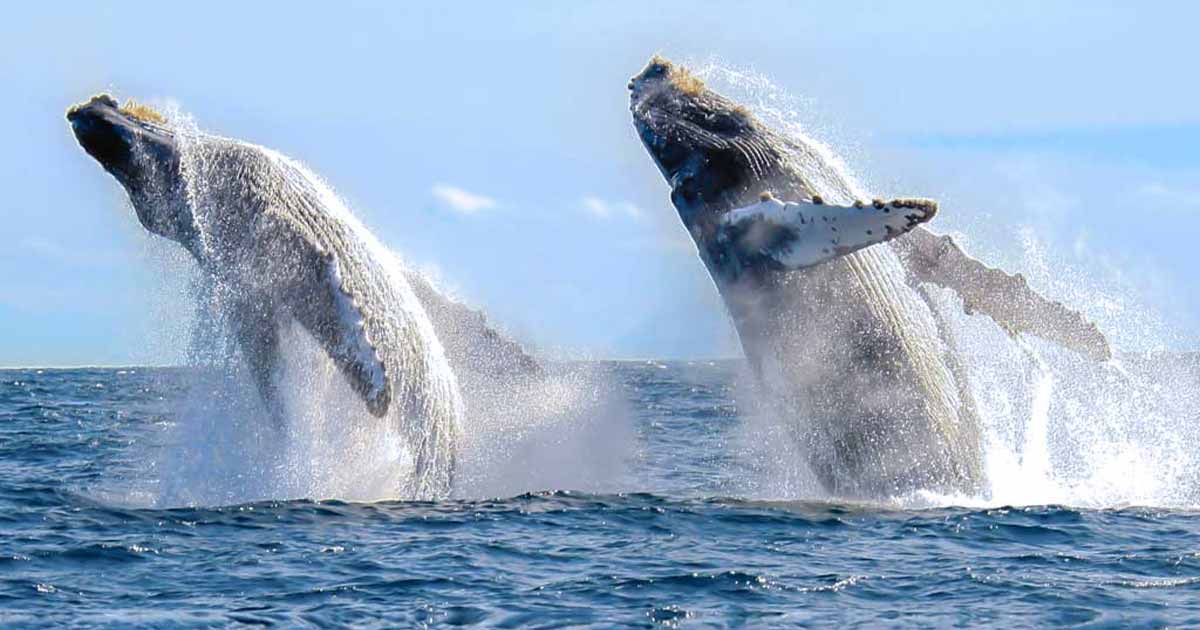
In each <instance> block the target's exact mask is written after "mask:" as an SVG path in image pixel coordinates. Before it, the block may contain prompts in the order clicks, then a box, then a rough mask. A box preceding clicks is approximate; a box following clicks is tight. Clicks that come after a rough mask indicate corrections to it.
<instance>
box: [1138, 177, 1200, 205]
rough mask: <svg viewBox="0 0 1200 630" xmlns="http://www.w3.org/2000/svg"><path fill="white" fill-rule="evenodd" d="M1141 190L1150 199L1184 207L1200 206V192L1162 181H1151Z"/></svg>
mask: <svg viewBox="0 0 1200 630" xmlns="http://www.w3.org/2000/svg"><path fill="white" fill-rule="evenodd" d="M1140 192H1141V193H1142V194H1143V195H1145V196H1146V197H1148V198H1150V199H1154V200H1156V201H1160V202H1165V203H1168V204H1172V205H1176V206H1179V207H1183V208H1195V207H1200V193H1198V192H1197V191H1195V190H1186V189H1183V188H1176V187H1174V186H1168V185H1167V184H1164V183H1162V182H1151V183H1149V184H1146V185H1145V186H1142V187H1141V190H1140Z"/></svg>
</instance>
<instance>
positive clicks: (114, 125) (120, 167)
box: [67, 94, 174, 188]
mask: <svg viewBox="0 0 1200 630" xmlns="http://www.w3.org/2000/svg"><path fill="white" fill-rule="evenodd" d="M67 121H68V122H69V123H70V124H71V130H72V131H73V132H74V134H75V139H76V140H78V141H79V145H80V146H81V147H83V149H84V151H87V153H88V155H91V156H92V157H93V158H95V159H96V161H97V162H99V163H100V164H101V166H103V167H104V169H105V170H107V171H108V172H109V173H112V175H113V176H114V177H116V178H117V180H118V181H120V182H121V183H122V184H123V185H125V186H126V187H127V188H128V187H130V186H134V185H137V184H138V179H139V176H140V172H141V169H139V168H138V167H137V155H138V151H139V150H149V151H150V152H153V153H160V154H161V153H163V152H164V151H173V149H174V133H172V131H171V130H170V128H169V127H167V126H166V119H165V118H164V117H163V116H162V115H161V114H158V113H157V112H155V111H154V110H152V109H150V108H148V107H145V106H143V105H137V104H134V103H132V102H127V103H126V104H125V105H124V106H122V105H121V104H120V103H118V101H117V99H115V98H113V97H112V96H110V95H108V94H99V95H97V96H93V97H92V98H91V99H89V100H88V101H87V102H85V103H80V104H78V105H74V106H72V107H71V108H70V109H68V110H67Z"/></svg>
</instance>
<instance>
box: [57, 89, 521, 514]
mask: <svg viewBox="0 0 1200 630" xmlns="http://www.w3.org/2000/svg"><path fill="white" fill-rule="evenodd" d="M67 120H68V121H69V122H70V125H71V128H72V130H73V132H74V134H75V137H76V139H77V140H78V142H79V144H80V145H81V146H82V147H83V149H84V150H85V151H86V152H87V153H88V154H90V155H91V156H92V157H93V158H95V159H96V160H97V161H98V162H99V163H100V164H101V166H103V167H104V169H105V170H106V171H108V172H109V173H110V174H112V176H113V177H115V178H116V179H117V181H118V182H119V183H120V184H121V185H122V186H123V187H124V189H125V190H126V192H127V193H128V196H129V199H130V201H131V202H132V205H133V209H134V211H135V212H136V214H137V217H138V219H139V220H140V222H141V224H142V225H143V226H144V227H145V228H146V229H147V230H148V231H150V232H151V233H153V234H156V235H159V236H162V237H165V238H167V239H170V240H172V241H175V242H177V243H179V244H180V245H181V246H182V247H183V248H184V249H186V250H187V252H189V253H190V254H191V256H192V258H194V259H195V260H196V262H197V263H198V264H199V266H200V268H201V269H202V270H203V272H204V273H205V274H206V276H207V277H209V278H210V279H211V280H212V281H214V282H215V283H218V284H219V285H220V286H221V287H223V289H224V292H223V295H225V296H227V301H228V302H229V304H228V312H229V313H230V317H229V327H230V333H231V335H232V337H233V338H234V339H235V340H236V342H237V344H238V346H239V347H240V349H241V354H242V356H243V357H244V359H245V362H246V364H247V367H248V368H249V372H250V373H251V374H252V375H253V378H254V381H255V384H256V386H257V388H258V391H259V393H260V394H261V397H262V399H263V401H264V403H265V404H266V407H267V409H268V410H269V411H270V412H271V414H272V415H273V416H274V417H276V418H277V419H279V418H280V415H279V414H280V410H281V404H282V402H281V400H280V392H279V391H277V387H278V385H277V384H278V378H277V371H278V368H279V367H281V366H280V361H281V360H282V355H281V351H280V347H279V345H280V335H281V330H282V327H283V326H290V325H292V324H293V323H298V324H299V325H300V326H301V327H302V328H303V329H304V330H306V331H307V332H308V333H309V334H311V336H312V337H313V338H314V339H315V341H316V342H317V343H318V344H319V346H320V347H321V348H322V349H323V350H324V351H325V352H326V353H327V354H328V356H329V357H330V358H331V359H332V361H333V362H334V364H336V365H337V367H338V368H339V372H340V373H341V374H342V375H343V376H344V377H345V379H346V381H347V382H348V383H349V385H350V386H351V387H352V388H353V390H354V391H355V392H356V393H357V394H358V396H359V397H361V401H362V405H363V409H364V410H365V411H366V412H367V413H369V414H370V415H372V416H375V417H378V418H381V419H383V420H385V421H388V422H392V423H394V426H395V427H396V428H397V430H398V432H399V434H400V435H401V436H402V438H403V439H404V440H405V441H406V443H407V447H408V449H409V451H410V454H411V456H412V461H413V467H412V473H411V475H409V476H408V477H409V480H408V481H406V482H404V483H405V485H406V486H407V487H404V488H398V489H397V490H398V492H399V493H400V495H401V496H404V497H406V498H436V497H440V496H444V495H446V494H447V493H448V492H449V490H450V485H451V481H452V475H453V470H454V463H455V456H456V448H457V442H458V440H459V433H460V430H461V429H460V422H461V416H462V414H463V403H462V398H461V395H460V392H459V386H458V383H457V381H456V378H455V375H454V372H453V371H452V370H451V368H450V365H449V363H448V359H447V356H446V352H445V351H444V349H443V347H442V345H441V343H440V341H439V339H438V336H437V334H436V332H435V330H434V328H433V324H432V323H431V322H430V318H429V316H428V315H427V313H426V311H425V308H424V306H423V305H422V301H421V300H420V299H419V298H418V297H417V295H416V293H415V292H414V289H413V287H412V286H411V285H410V282H409V278H406V277H405V276H406V275H408V276H409V277H411V276H412V274H411V273H408V274H405V273H393V272H392V271H391V269H392V267H390V266H389V265H388V264H387V263H386V262H385V260H384V258H385V256H386V253H385V252H384V251H383V250H382V249H381V247H380V246H379V245H378V244H377V243H374V241H373V239H371V238H370V237H369V235H366V237H364V236H363V234H364V232H365V231H364V230H361V229H359V228H357V227H356V223H355V219H354V218H353V217H352V216H351V215H350V214H349V213H348V211H346V210H345V208H344V207H343V206H341V203H340V202H339V201H338V200H337V199H336V198H335V197H334V196H333V195H332V194H331V193H329V192H328V190H327V189H326V188H324V187H323V186H317V185H315V184H314V181H315V179H314V178H313V177H312V176H310V175H308V174H307V172H306V171H305V170H304V169H303V167H302V166H300V165H299V164H298V163H296V162H293V161H292V160H290V159H288V158H286V157H284V156H282V155H279V154H277V153H275V152H273V151H270V150H267V149H264V148H262V147H258V146H255V145H252V144H249V143H245V142H241V141H237V140H232V139H228V138H222V137H217V136H212V135H208V134H203V133H200V132H196V131H194V130H188V131H185V130H183V129H181V128H179V126H177V125H173V124H171V123H170V122H169V121H167V120H166V119H165V118H163V117H162V116H161V115H160V114H158V113H157V112H155V111H154V110H152V109H149V108H146V107H144V106H139V105H136V104H132V103H131V102H127V103H125V104H124V105H120V104H119V103H118V102H117V101H116V99H114V98H112V97H111V96H108V95H100V96H96V97H93V98H92V99H90V100H89V101H87V102H86V103H82V104H79V105H76V106H74V107H71V108H70V109H69V110H68V112H67ZM419 290H420V291H421V292H422V293H423V294H424V297H425V299H426V300H427V301H429V302H431V303H432V304H433V305H434V306H435V307H437V308H438V309H439V312H443V314H442V315H441V316H440V317H441V319H442V320H453V321H457V320H461V319H463V316H461V315H458V316H456V317H457V320H456V319H455V317H451V316H447V315H445V314H444V312H445V311H447V310H451V309H450V305H449V304H448V303H447V302H446V301H445V300H443V299H442V298H441V297H440V296H439V295H437V293H436V291H434V290H433V289H432V287H430V286H429V285H427V284H425V283H422V284H421V286H420V287H419ZM468 323H469V325H470V326H472V327H474V329H484V330H487V329H486V327H485V326H484V325H483V322H482V318H479V319H478V320H471V321H470V322H468ZM496 347H497V348H499V351H498V352H497V356H499V357H500V359H497V360H498V361H500V360H507V361H510V362H511V361H515V362H517V363H521V362H522V361H523V360H524V359H527V358H528V357H525V356H524V354H523V353H521V352H520V351H519V349H514V348H511V347H506V346H504V345H503V344H498V345H497V346H496ZM364 415H365V414H364Z"/></svg>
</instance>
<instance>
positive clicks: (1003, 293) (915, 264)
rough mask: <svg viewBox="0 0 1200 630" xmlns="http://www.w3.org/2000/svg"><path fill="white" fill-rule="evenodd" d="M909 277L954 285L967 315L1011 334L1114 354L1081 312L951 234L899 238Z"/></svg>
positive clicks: (1096, 354)
mask: <svg viewBox="0 0 1200 630" xmlns="http://www.w3.org/2000/svg"><path fill="white" fill-rule="evenodd" d="M899 243H900V244H901V246H900V253H901V255H902V256H903V258H904V260H905V263H906V265H905V266H906V267H907V268H908V272H909V274H910V275H911V277H912V278H913V279H914V280H916V281H917V282H928V283H931V284H935V285H938V286H941V287H945V288H948V289H951V290H953V291H954V292H955V293H957V294H958V295H959V297H961V298H962V301H963V309H964V310H966V312H967V313H968V314H970V313H974V312H976V311H978V312H980V313H983V314H984V315H987V316H988V317H990V318H991V319H992V320H993V321H995V322H996V323H997V324H999V325H1000V327H1001V328H1003V329H1004V330H1005V331H1006V332H1007V333H1008V334H1010V335H1016V334H1022V333H1024V334H1030V335H1034V336H1037V337H1041V338H1043V339H1047V340H1049V341H1053V342H1054V343H1057V344H1059V345H1061V346H1063V347H1066V348H1069V349H1071V350H1074V351H1076V352H1079V353H1081V354H1083V355H1085V356H1088V357H1090V358H1092V359H1094V360H1096V361H1106V360H1108V359H1110V358H1112V350H1111V348H1110V347H1109V345H1108V339H1106V338H1105V337H1104V333H1102V332H1100V329H1099V328H1098V327H1097V326H1096V324H1095V323H1093V322H1089V321H1088V320H1087V319H1086V318H1085V317H1084V316H1083V314H1081V313H1080V312H1079V311H1076V310H1073V309H1070V308H1067V307H1066V306H1065V305H1063V304H1062V303H1061V302H1055V301H1053V300H1050V299H1047V298H1045V297H1043V296H1042V295H1040V294H1038V293H1037V292H1036V291H1034V290H1033V289H1032V288H1030V286H1029V283H1028V282H1026V281H1025V278H1024V277H1023V276H1021V274H1008V273H1005V272H1004V271H1002V270H1000V269H995V268H992V267H988V266H987V265H985V264H983V263H982V262H980V261H978V260H976V259H974V258H972V257H971V256H969V255H968V254H967V253H966V252H964V251H963V250H962V248H960V247H959V246H958V244H957V243H955V242H954V240H953V239H951V238H950V237H949V236H945V235H942V236H939V235H937V234H934V233H933V232H930V231H929V230H924V229H921V230H915V231H914V232H913V233H912V234H911V235H910V236H909V237H908V238H906V239H903V240H901V241H899Z"/></svg>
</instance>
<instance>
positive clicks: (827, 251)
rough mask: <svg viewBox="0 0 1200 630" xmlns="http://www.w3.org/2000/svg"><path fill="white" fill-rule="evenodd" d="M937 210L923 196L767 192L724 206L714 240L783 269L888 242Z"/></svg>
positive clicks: (817, 262)
mask: <svg viewBox="0 0 1200 630" xmlns="http://www.w3.org/2000/svg"><path fill="white" fill-rule="evenodd" d="M935 214H937V203H936V202H934V201H931V200H929V199H893V200H891V201H888V202H884V201H879V200H876V201H874V202H872V203H863V202H857V203H855V204H854V205H850V206H836V205H829V204H825V203H822V202H821V200H820V199H819V198H817V199H814V200H813V201H811V202H786V203H785V202H783V201H780V200H778V199H776V198H774V197H772V196H771V195H770V194H764V195H763V198H762V200H761V201H759V202H758V203H756V204H754V205H752V206H747V207H745V208H738V209H736V210H732V211H730V212H729V213H728V214H726V215H725V216H724V217H723V218H722V220H721V228H720V229H721V234H720V235H719V236H718V238H719V239H723V240H726V241H727V242H729V243H730V244H732V245H733V246H734V247H735V249H736V250H737V251H738V252H739V253H740V254H743V255H746V254H748V255H753V256H763V257H766V258H768V259H770V260H771V261H773V262H774V263H775V264H777V265H779V266H780V267H783V268H785V269H803V268H805V267H812V266H814V265H819V264H821V263H823V262H826V261H828V260H832V259H833V258H836V257H838V256H844V255H846V254H849V253H851V252H854V251H858V250H860V249H862V248H864V247H869V246H871V245H875V244H876V243H882V242H884V241H889V240H891V239H893V238H896V237H897V236H900V235H901V234H904V233H906V232H908V231H910V230H912V229H913V228H915V227H916V226H918V225H920V224H922V223H924V222H926V221H929V220H930V219H932V218H933V216H934V215H935Z"/></svg>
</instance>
